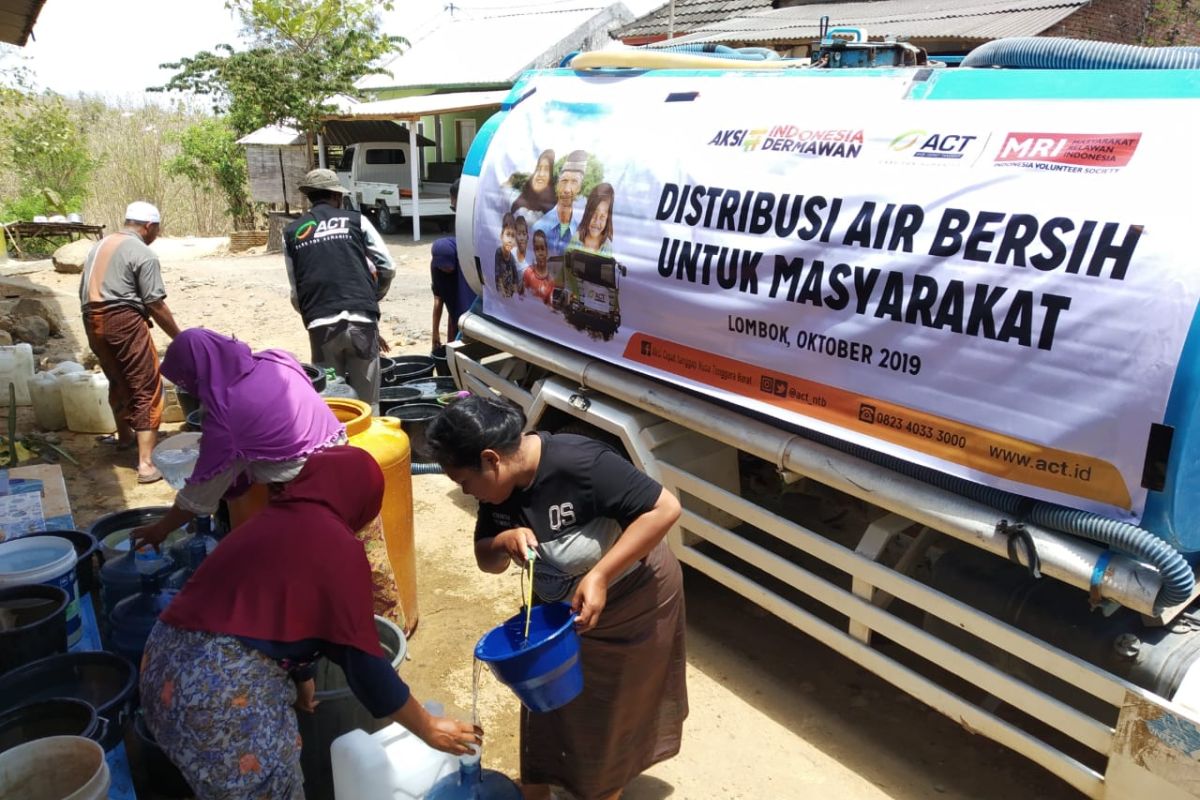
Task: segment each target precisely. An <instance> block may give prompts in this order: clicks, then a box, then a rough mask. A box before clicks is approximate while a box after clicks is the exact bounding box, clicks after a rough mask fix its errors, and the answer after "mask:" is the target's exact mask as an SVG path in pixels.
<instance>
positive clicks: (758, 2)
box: [613, 0, 771, 39]
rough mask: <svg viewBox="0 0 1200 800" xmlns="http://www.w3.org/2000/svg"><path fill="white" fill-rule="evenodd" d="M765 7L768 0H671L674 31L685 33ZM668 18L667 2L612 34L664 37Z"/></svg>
mask: <svg viewBox="0 0 1200 800" xmlns="http://www.w3.org/2000/svg"><path fill="white" fill-rule="evenodd" d="M769 8H771V0H675V34H676V35H679V34H680V33H688V32H690V31H694V30H696V29H697V28H700V27H702V26H704V25H707V24H709V23H710V22H720V21H721V20H726V19H729V18H731V17H736V16H742V15H743V14H746V13H747V12H750V11H757V10H763V9H769ZM670 20H671V12H670V3H667V4H664V5H663V6H662V8H657V9H655V10H654V11H651V12H650V13H649V14H646V15H644V16H641V17H638V18H637V19H635V20H634V21H633V22H631V23H629V24H628V25H626V26H624V27H622V28H618V29H617V30H616V31H615V32H614V34H613V35H615V36H616V37H617V38H618V39H640V38H642V37H650V36H666V35H667V29H668V27H669V26H670Z"/></svg>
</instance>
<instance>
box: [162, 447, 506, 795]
mask: <svg viewBox="0 0 1200 800" xmlns="http://www.w3.org/2000/svg"><path fill="white" fill-rule="evenodd" d="M382 502H383V473H382V472H380V469H379V466H378V465H377V464H376V463H375V460H374V459H373V458H371V456H370V454H368V453H367V452H366V451H364V450H360V449H358V448H356V447H334V448H330V449H327V450H323V451H321V452H318V453H315V454H313V455H312V456H310V457H309V459H308V461H307V463H306V464H305V465H304V468H303V470H301V472H300V474H299V476H297V477H296V479H295V480H293V481H291V482H290V483H288V484H287V485H286V486H284V487H282V488H281V489H279V490H277V491H276V493H275V494H274V495H273V496H272V498H271V502H270V504H269V505H268V506H267V508H266V509H265V510H263V511H261V512H259V513H258V514H257V515H255V516H254V517H253V518H252V519H250V520H249V521H248V522H246V523H245V524H244V525H241V526H239V527H238V528H236V529H235V530H234V531H233V532H232V533H230V534H229V535H228V536H227V537H225V539H224V540H222V542H221V544H220V545H219V546H218V547H217V548H216V550H214V551H213V553H212V555H210V556H209V557H208V558H207V559H206V560H205V561H204V563H203V564H202V565H201V567H200V569H199V570H197V572H196V574H195V575H194V576H192V579H191V580H190V581H188V583H187V585H186V586H185V587H184V589H183V590H182V591H181V592H180V593H179V595H178V596H177V597H176V598H175V599H174V600H173V601H172V602H171V605H170V606H169V607H168V608H167V610H166V611H164V612H163V614H162V616H161V617H160V618H159V621H158V624H157V625H156V626H155V628H154V631H153V632H152V633H151V634H150V639H149V641H148V642H147V644H146V654H145V657H144V659H143V661H142V675H141V697H142V704H143V707H144V709H145V713H146V722H147V724H148V725H149V728H150V731H151V733H153V735H154V737H155V739H157V741H158V744H159V745H160V746H161V747H162V749H163V750H164V751H165V752H166V753H167V755H168V756H169V757H170V758H171V760H172V761H173V762H174V763H175V765H176V766H177V767H179V770H180V772H182V773H183V775H184V777H185V778H186V779H187V781H188V783H189V784H191V787H192V790H193V791H194V792H195V794H196V797H197V798H198V800H241V798H245V799H246V800H249V799H250V798H263V797H269V798H279V799H280V800H286V798H299V797H303V785H304V777H303V775H302V774H301V771H300V735H299V731H298V726H297V724H296V716H295V713H294V712H293V710H292V707H293V704H294V705H295V706H296V707H297V708H300V709H302V710H305V711H311V710H312V708H313V707H314V705H315V704H314V703H313V694H314V692H313V689H314V687H313V681H312V677H311V674H312V665H313V663H314V662H315V661H316V660H317V659H318V658H319V657H321V656H324V657H326V658H329V659H330V660H332V661H333V662H335V663H337V664H338V665H339V666H341V668H342V669H343V670H344V671H345V673H346V681H347V683H348V684H349V686H350V689H351V690H352V691H353V692H354V695H355V697H357V698H358V699H359V701H360V702H361V703H362V704H363V705H364V706H366V707H367V709H368V710H369V711H371V713H372V714H374V715H375V716H376V717H377V718H383V717H390V718H391V719H393V720H395V721H396V722H399V723H400V724H401V725H403V726H404V727H406V728H408V729H409V730H410V731H412V732H413V733H415V734H416V735H417V736H419V737H420V738H421V739H423V740H424V741H425V742H426V743H427V744H429V745H430V746H431V747H434V748H437V749H438V750H442V751H444V752H447V753H455V754H459V755H461V754H464V753H466V752H467V750H468V745H471V744H477V743H479V742H480V741H481V736H482V731H480V730H479V729H477V728H473V727H472V726H471V725H470V724H468V723H463V722H457V721H455V720H452V719H449V718H446V717H434V716H431V715H430V714H429V713H428V712H426V711H425V709H424V708H422V707H421V704H420V703H419V702H417V700H416V698H414V697H413V696H412V694H411V693H410V692H409V689H408V687H407V686H406V685H405V684H404V682H403V681H402V680H400V678H399V676H397V675H396V673H395V671H394V670H393V669H392V666H391V662H390V661H389V660H388V659H387V657H386V656H385V655H384V653H383V651H382V649H381V648H380V646H379V638H378V635H377V634H376V632H375V625H374V617H373V614H372V608H371V574H370V566H369V565H368V563H367V558H366V554H365V553H364V551H363V546H362V544H361V543H359V541H358V540H357V539H355V538H354V531H356V530H358V529H359V528H361V527H362V526H364V525H365V524H367V523H368V522H369V521H371V520H372V519H374V518H375V516H376V515H377V514H378V513H379V509H380V506H381V504H382Z"/></svg>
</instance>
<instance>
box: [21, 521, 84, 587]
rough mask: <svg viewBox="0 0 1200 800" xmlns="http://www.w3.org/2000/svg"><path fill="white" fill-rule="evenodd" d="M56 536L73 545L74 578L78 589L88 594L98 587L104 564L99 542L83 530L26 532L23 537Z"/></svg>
mask: <svg viewBox="0 0 1200 800" xmlns="http://www.w3.org/2000/svg"><path fill="white" fill-rule="evenodd" d="M34 536H57V537H58V538H60V539H66V540H68V541H69V542H70V543H71V544H73V545H74V546H75V556H76V557H77V558H78V559H79V560H78V561H77V562H76V563H75V579H76V580H78V581H79V591H80V592H81V593H83V594H90V593H91V592H94V591H96V590H97V589H99V588H100V568H101V567H103V566H104V554H103V553H102V552H100V542H99V541H97V540H96V537H95V536H92V535H91V534H90V533H87V532H85V531H37V532H36V533H27V534H25V536H24V537H22V538H25V539H29V538H31V537H34Z"/></svg>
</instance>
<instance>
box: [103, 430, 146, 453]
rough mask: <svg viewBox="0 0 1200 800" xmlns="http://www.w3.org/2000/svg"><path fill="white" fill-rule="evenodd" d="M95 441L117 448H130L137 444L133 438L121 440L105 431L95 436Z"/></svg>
mask: <svg viewBox="0 0 1200 800" xmlns="http://www.w3.org/2000/svg"><path fill="white" fill-rule="evenodd" d="M96 443H97V444H103V445H108V446H109V447H115V448H116V449H117V450H132V449H133V446H134V445H136V444H137V441H136V440H134V441H132V442H122V441H121V440H120V439H118V438H117V436H116V434H113V433H106V434H105V435H103V436H97V437H96Z"/></svg>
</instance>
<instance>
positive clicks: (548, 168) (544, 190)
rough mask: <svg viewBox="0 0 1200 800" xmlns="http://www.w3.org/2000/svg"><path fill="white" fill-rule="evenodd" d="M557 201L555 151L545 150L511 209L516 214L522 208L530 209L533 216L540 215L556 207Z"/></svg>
mask: <svg viewBox="0 0 1200 800" xmlns="http://www.w3.org/2000/svg"><path fill="white" fill-rule="evenodd" d="M557 202H558V198H557V197H556V196H555V193H554V151H553V150H543V151H542V152H541V154H540V155H539V156H538V160H537V165H536V166H535V167H534V169H533V173H532V174H530V176H529V178H528V179H527V180H526V181H525V185H524V186H523V187H522V188H521V194H520V195H519V196H518V197H517V199H516V200H513V203H512V208H510V209H509V211H511V212H512V213H514V214H516V213H517V212H518V211H520V210H521V209H528V210H529V211H531V212H533V216H535V217H540V216H541V215H542V214H545V213H546V212H547V211H549V210H550V209H552V208H554V206H555V204H556V203H557Z"/></svg>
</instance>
